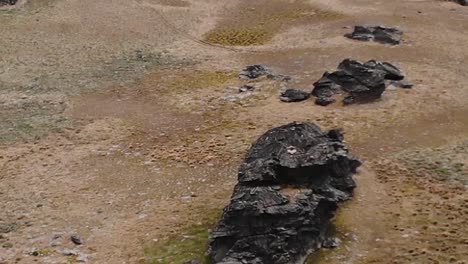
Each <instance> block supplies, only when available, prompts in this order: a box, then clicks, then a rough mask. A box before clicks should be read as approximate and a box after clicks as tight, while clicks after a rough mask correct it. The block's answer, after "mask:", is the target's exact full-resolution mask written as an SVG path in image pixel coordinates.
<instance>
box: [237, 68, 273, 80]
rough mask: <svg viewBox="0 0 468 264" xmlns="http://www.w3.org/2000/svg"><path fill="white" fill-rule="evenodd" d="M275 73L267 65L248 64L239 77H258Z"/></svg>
mask: <svg viewBox="0 0 468 264" xmlns="http://www.w3.org/2000/svg"><path fill="white" fill-rule="evenodd" d="M269 75H273V73H272V72H271V70H270V69H269V68H268V67H266V66H265V65H250V66H246V67H245V68H244V69H243V70H242V71H241V72H240V73H239V78H240V79H244V80H249V79H257V78H259V77H261V76H269Z"/></svg>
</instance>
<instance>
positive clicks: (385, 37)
mask: <svg viewBox="0 0 468 264" xmlns="http://www.w3.org/2000/svg"><path fill="white" fill-rule="evenodd" d="M402 35H403V31H401V30H399V29H396V28H391V27H385V26H355V27H354V31H353V33H351V34H346V35H345V37H347V38H350V39H356V40H361V41H371V40H373V41H375V42H379V43H383V44H390V45H398V44H400V41H401V37H402Z"/></svg>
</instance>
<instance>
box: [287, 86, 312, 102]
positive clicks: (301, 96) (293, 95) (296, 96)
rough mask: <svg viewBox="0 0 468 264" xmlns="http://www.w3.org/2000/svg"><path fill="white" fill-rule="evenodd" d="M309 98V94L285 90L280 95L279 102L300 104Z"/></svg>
mask: <svg viewBox="0 0 468 264" xmlns="http://www.w3.org/2000/svg"><path fill="white" fill-rule="evenodd" d="M309 97H310V93H308V92H305V91H301V90H297V89H287V90H286V91H284V92H282V93H281V95H280V100H281V101H282V102H286V103H290V102H300V101H304V100H307V99H309Z"/></svg>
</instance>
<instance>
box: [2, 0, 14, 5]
mask: <svg viewBox="0 0 468 264" xmlns="http://www.w3.org/2000/svg"><path fill="white" fill-rule="evenodd" d="M16 2H18V0H0V6H5V5H14V4H16Z"/></svg>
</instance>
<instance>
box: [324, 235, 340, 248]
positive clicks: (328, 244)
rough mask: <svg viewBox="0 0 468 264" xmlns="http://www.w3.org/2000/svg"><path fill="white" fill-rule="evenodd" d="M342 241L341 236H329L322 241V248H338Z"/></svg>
mask: <svg viewBox="0 0 468 264" xmlns="http://www.w3.org/2000/svg"><path fill="white" fill-rule="evenodd" d="M340 243H341V240H340V239H339V238H336V237H329V238H326V239H325V240H324V241H323V242H322V248H336V247H338V246H339V245H340Z"/></svg>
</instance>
